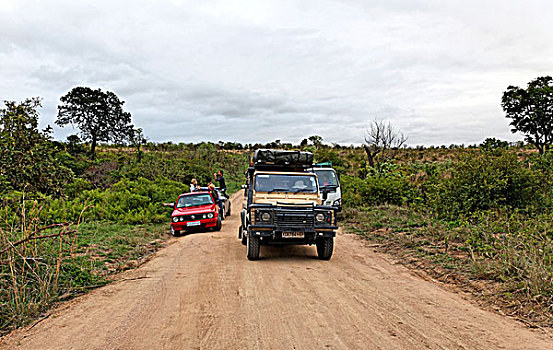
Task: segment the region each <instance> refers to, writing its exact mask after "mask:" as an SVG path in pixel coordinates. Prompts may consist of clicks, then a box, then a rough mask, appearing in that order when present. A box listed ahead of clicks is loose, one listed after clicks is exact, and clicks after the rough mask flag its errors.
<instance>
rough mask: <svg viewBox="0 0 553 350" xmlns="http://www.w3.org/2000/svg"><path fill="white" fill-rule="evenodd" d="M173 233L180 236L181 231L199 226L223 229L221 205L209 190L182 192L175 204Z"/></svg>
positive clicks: (172, 223) (172, 219)
mask: <svg viewBox="0 0 553 350" xmlns="http://www.w3.org/2000/svg"><path fill="white" fill-rule="evenodd" d="M173 209H174V210H173V213H172V214H171V234H172V235H173V236H179V235H180V233H181V231H185V230H186V231H187V230H190V229H199V228H211V229H213V230H215V231H220V230H221V216H220V215H219V206H218V205H217V203H215V201H214V200H213V197H212V196H211V194H210V193H209V192H207V191H200V192H191V193H185V194H181V195H180V196H179V198H178V199H177V202H176V203H175V204H174V206H173Z"/></svg>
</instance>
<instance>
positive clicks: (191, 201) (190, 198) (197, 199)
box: [177, 193, 213, 208]
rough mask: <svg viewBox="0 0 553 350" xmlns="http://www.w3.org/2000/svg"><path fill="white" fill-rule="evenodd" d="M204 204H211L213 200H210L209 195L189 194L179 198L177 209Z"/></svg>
mask: <svg viewBox="0 0 553 350" xmlns="http://www.w3.org/2000/svg"><path fill="white" fill-rule="evenodd" d="M206 204H213V198H211V196H210V195H209V193H198V194H189V195H186V196H181V197H180V198H179V201H178V202H177V208H187V207H195V206H198V205H206Z"/></svg>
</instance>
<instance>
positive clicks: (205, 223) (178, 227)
mask: <svg viewBox="0 0 553 350" xmlns="http://www.w3.org/2000/svg"><path fill="white" fill-rule="evenodd" d="M196 221H199V222H200V224H199V225H195V226H188V225H187V224H188V223H189V222H196ZM215 226H217V217H214V218H211V219H202V220H194V221H179V222H171V227H172V228H173V230H175V231H184V230H193V229H198V228H209V227H215Z"/></svg>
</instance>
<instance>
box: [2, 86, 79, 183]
mask: <svg viewBox="0 0 553 350" xmlns="http://www.w3.org/2000/svg"><path fill="white" fill-rule="evenodd" d="M4 104H5V106H6V107H5V108H2V109H0V180H2V181H1V183H3V187H4V190H5V189H6V187H7V186H9V187H11V188H12V189H14V190H18V191H23V190H26V191H29V192H42V193H45V194H61V192H62V190H63V186H64V185H65V183H66V182H69V181H71V179H72V177H73V174H72V172H71V170H69V169H68V168H66V167H63V166H61V165H59V163H58V162H56V161H55V155H56V152H57V149H56V148H55V147H54V145H53V144H52V142H51V140H50V133H51V128H50V127H49V126H48V127H47V128H46V129H44V130H42V131H41V130H39V129H38V117H39V114H38V108H39V107H41V100H40V98H38V97H35V98H30V99H27V100H25V101H23V102H20V103H16V102H13V101H4ZM0 192H2V189H0Z"/></svg>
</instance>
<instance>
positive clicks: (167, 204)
mask: <svg viewBox="0 0 553 350" xmlns="http://www.w3.org/2000/svg"><path fill="white" fill-rule="evenodd" d="M162 205H163V206H164V207H171V208H174V207H175V203H163V204H162Z"/></svg>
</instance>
